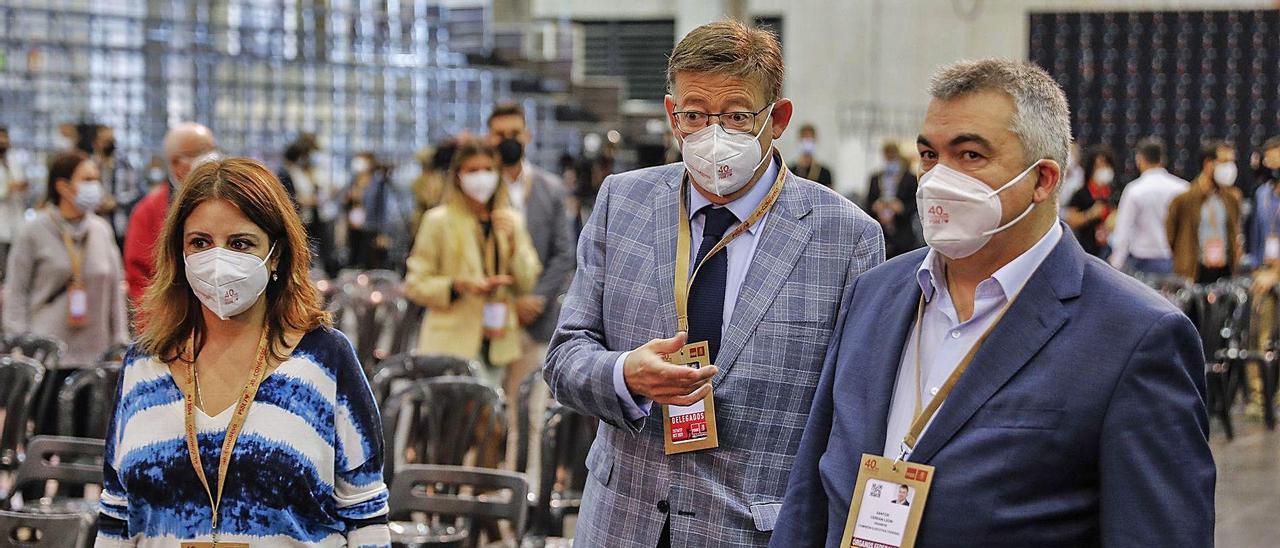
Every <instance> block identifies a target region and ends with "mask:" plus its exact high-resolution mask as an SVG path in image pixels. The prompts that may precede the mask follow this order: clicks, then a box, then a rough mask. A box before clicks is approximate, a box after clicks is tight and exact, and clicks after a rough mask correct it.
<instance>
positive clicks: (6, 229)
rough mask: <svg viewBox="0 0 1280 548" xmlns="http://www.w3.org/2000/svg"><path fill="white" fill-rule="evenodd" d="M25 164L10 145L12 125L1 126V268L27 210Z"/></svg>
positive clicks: (6, 260) (4, 263)
mask: <svg viewBox="0 0 1280 548" xmlns="http://www.w3.org/2000/svg"><path fill="white" fill-rule="evenodd" d="M27 194H28V193H27V178H26V171H25V166H24V165H23V164H22V162H21V160H19V155H18V154H17V153H16V152H15V151H14V150H13V148H12V147H11V146H10V141H9V128H7V127H0V268H3V265H6V264H8V259H7V258H8V256H9V247H10V246H11V245H13V238H14V237H15V236H17V235H18V230H19V229H20V228H21V227H22V219H23V214H24V213H25V212H26V210H27V200H28V198H27Z"/></svg>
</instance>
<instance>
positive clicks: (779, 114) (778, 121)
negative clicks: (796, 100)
mask: <svg viewBox="0 0 1280 548" xmlns="http://www.w3.org/2000/svg"><path fill="white" fill-rule="evenodd" d="M794 113H795V105H794V104H792V103H791V99H778V101H777V102H776V103H774V105H773V112H772V113H770V114H769V121H770V122H771V123H772V124H773V138H774V139H778V138H781V137H782V134H783V132H785V131H787V126H789V125H791V115H792V114H794Z"/></svg>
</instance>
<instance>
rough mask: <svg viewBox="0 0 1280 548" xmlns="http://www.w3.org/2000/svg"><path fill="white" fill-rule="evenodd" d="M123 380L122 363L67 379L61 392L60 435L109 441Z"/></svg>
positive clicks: (87, 370) (73, 375) (59, 402)
mask: <svg viewBox="0 0 1280 548" xmlns="http://www.w3.org/2000/svg"><path fill="white" fill-rule="evenodd" d="M119 378H120V364H119V362H106V363H101V364H98V366H97V367H94V368H92V369H81V370H79V371H76V372H75V373H72V374H71V376H70V377H67V380H65V381H63V383H62V388H61V389H59V390H58V435H60V436H77V437H82V438H94V439H105V438H106V437H107V426H108V424H109V423H110V421H111V412H112V409H114V407H115V396H116V381H117V380H119ZM77 422H78V423H79V424H77Z"/></svg>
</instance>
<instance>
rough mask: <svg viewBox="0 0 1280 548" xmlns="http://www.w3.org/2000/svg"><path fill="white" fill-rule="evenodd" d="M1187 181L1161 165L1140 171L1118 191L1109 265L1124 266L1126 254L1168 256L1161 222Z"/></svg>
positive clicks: (1165, 234)
mask: <svg viewBox="0 0 1280 548" xmlns="http://www.w3.org/2000/svg"><path fill="white" fill-rule="evenodd" d="M1189 187H1190V185H1189V183H1187V182H1186V181H1184V180H1182V179H1179V178H1177V177H1175V176H1174V175H1172V174H1170V173H1169V172H1168V171H1165V169H1164V168H1162V167H1153V168H1151V169H1148V170H1146V171H1144V172H1142V176H1141V177H1138V178H1137V179H1134V180H1133V182H1131V183H1129V186H1126V187H1125V189H1124V193H1123V194H1121V195H1120V207H1119V209H1117V210H1116V226H1115V230H1114V231H1112V233H1111V259H1110V261H1111V265H1112V266H1114V267H1116V268H1124V264H1125V260H1126V259H1128V258H1129V257H1131V256H1132V257H1134V258H1138V259H1169V258H1172V257H1173V252H1172V251H1171V250H1170V249H1169V236H1168V233H1167V232H1166V231H1165V226H1164V222H1165V219H1167V218H1168V217H1169V203H1170V202H1172V201H1173V199H1174V198H1176V197H1178V195H1179V194H1182V193H1184V192H1186V191H1187V189H1188V188H1189Z"/></svg>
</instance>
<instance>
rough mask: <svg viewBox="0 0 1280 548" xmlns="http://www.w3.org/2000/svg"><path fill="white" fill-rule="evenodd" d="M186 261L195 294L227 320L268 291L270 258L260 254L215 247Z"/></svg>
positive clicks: (206, 306) (210, 308)
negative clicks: (268, 264) (268, 262)
mask: <svg viewBox="0 0 1280 548" xmlns="http://www.w3.org/2000/svg"><path fill="white" fill-rule="evenodd" d="M275 249H276V247H275V246H274V245H272V246H271V250H270V251H267V257H268V258H269V257H271V253H272V252H274V251H275ZM185 262H186V265H187V268H186V271H187V283H188V284H190V285H191V291H192V292H193V293H195V294H196V298H198V299H200V302H201V303H202V304H204V306H205V308H208V309H209V311H210V312H213V313H214V314H215V315H216V316H218V317H219V318H222V319H223V320H226V319H228V318H231V317H233V316H238V315H240V314H242V313H244V312H245V311H246V310H249V308H250V307H252V306H253V303H256V302H258V297H259V296H260V295H262V292H263V291H266V289H267V281H268V278H269V277H270V273H269V272H267V259H266V258H262V257H259V256H257V255H253V254H250V253H241V252H239V251H232V250H230V249H226V248H222V247H215V248H213V249H206V250H204V251H201V252H199V253H193V254H191V255H187V257H186V260H185Z"/></svg>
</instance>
